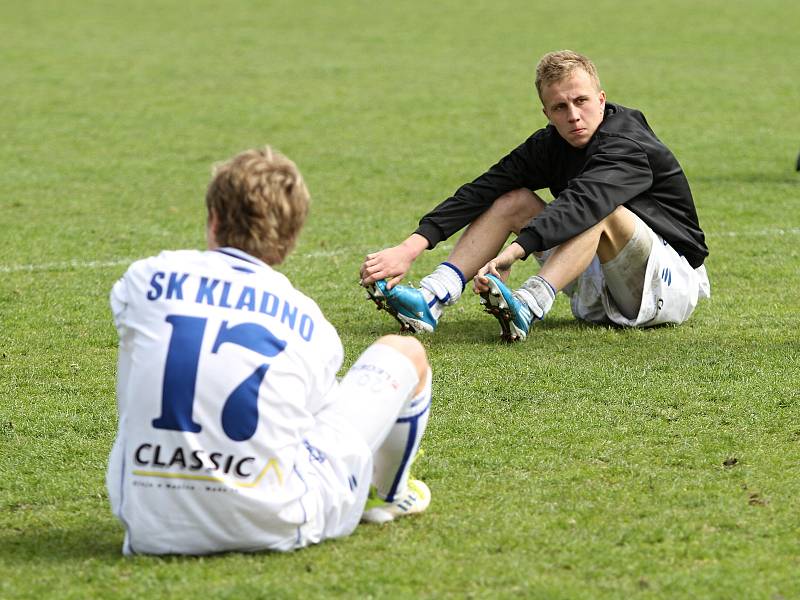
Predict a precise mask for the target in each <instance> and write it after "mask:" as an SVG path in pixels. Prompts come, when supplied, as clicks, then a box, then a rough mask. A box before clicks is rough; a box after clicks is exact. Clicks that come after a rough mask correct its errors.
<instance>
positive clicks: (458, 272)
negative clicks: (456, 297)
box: [442, 261, 467, 292]
mask: <svg viewBox="0 0 800 600" xmlns="http://www.w3.org/2000/svg"><path fill="white" fill-rule="evenodd" d="M442 265H443V266H445V267H450V268H451V269H452V270H453V271H455V273H456V275H458V278H459V279H460V280H461V291H462V292H463V291H464V288H466V287H467V278H466V277H464V274H463V273H462V272H461V269H459V268H458V267H457V266H455V265H454V264H453V263H449V262H447V261H445V262H443V263H442Z"/></svg>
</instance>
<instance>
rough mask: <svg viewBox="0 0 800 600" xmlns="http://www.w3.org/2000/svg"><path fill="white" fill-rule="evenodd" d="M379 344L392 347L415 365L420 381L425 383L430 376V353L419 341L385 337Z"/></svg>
mask: <svg viewBox="0 0 800 600" xmlns="http://www.w3.org/2000/svg"><path fill="white" fill-rule="evenodd" d="M377 343H378V344H385V345H387V346H390V347H392V348H394V349H395V350H397V351H398V352H400V353H401V354H403V355H404V356H405V357H406V358H408V359H409V360H410V361H411V363H412V364H413V365H414V368H415V369H416V371H417V375H418V376H419V379H420V381H424V380H425V377H426V376H427V374H428V369H429V368H430V365H429V364H428V353H427V352H425V347H424V346H423V345H422V344H421V343H420V342H419V340H418V339H416V338H413V337H406V336H402V335H385V336H383V337H382V338H380V339H378V341H377Z"/></svg>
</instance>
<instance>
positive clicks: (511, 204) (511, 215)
mask: <svg viewBox="0 0 800 600" xmlns="http://www.w3.org/2000/svg"><path fill="white" fill-rule="evenodd" d="M544 207H545V203H544V201H543V200H542V199H541V198H539V196H537V195H536V194H534V193H533V192H531V191H530V190H528V189H525V188H520V189H517V190H511V191H510V192H506V193H505V194H503V195H502V196H500V197H499V198H498V199H497V200H495V201H494V203H493V204H492V207H491V209H490V210H491V212H492V216H493V217H494V218H500V219H503V220H505V221H507V222H508V223H509V225H510V226H509V229H511V230H513V231H519V230H520V229H521V228H522V227H524V226H525V225H526V224H527V223H528V221H530V220H531V219H532V218H533V217H535V216H536V215H538V214H539V213H540V212H542V210H543V209H544Z"/></svg>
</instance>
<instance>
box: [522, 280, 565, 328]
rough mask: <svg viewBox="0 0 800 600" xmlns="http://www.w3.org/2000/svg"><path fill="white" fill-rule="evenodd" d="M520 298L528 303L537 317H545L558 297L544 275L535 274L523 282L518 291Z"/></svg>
mask: <svg viewBox="0 0 800 600" xmlns="http://www.w3.org/2000/svg"><path fill="white" fill-rule="evenodd" d="M516 294H517V295H518V296H519V297H520V299H521V300H522V301H523V302H525V304H527V305H528V308H530V309H531V312H532V313H533V316H534V317H536V318H537V319H544V316H545V315H546V314H547V313H548V312H550V309H551V308H552V307H553V301H554V300H555V299H556V290H555V288H554V287H553V286H552V285H550V282H549V281H547V280H546V279H545V278H544V277H540V276H539V275H534V276H533V277H530V278H528V280H527V281H526V282H525V283H523V284H522V287H521V288H519V289H518V290H517V291H516Z"/></svg>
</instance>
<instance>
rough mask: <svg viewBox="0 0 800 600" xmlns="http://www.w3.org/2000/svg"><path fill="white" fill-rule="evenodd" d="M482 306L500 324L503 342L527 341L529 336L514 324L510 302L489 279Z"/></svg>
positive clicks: (482, 298) (483, 294) (482, 297)
mask: <svg viewBox="0 0 800 600" xmlns="http://www.w3.org/2000/svg"><path fill="white" fill-rule="evenodd" d="M481 304H483V310H484V312H487V313H489V314H490V315H492V316H493V317H494V318H495V319H497V320H498V321H499V322H500V329H501V332H500V337H501V338H502V339H503V341H505V342H509V343H511V342H517V341H521V340H524V339H525V337H526V336H527V334H526V333H525V332H524V331H522V330H521V329H520V328H519V327H517V326H516V325H515V324H514V315H512V314H511V309H510V308H509V307H508V302H507V301H506V299H505V297H503V293H502V292H501V291H500V288H498V287H497V284H495V282H494V281H492V280H491V279H489V291H488V292H483V293H482V294H481Z"/></svg>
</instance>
